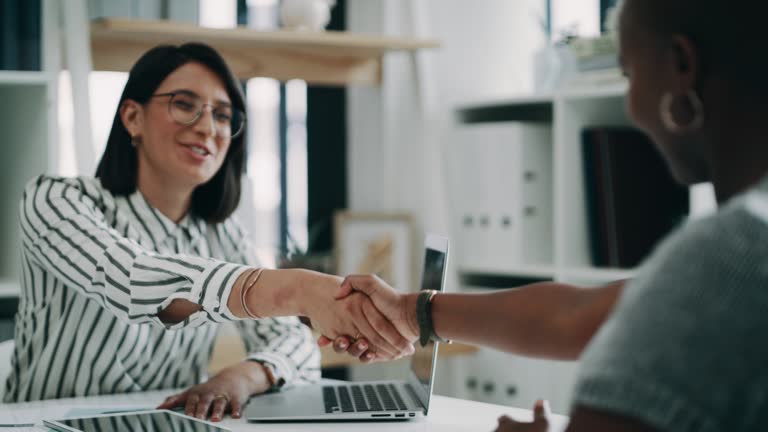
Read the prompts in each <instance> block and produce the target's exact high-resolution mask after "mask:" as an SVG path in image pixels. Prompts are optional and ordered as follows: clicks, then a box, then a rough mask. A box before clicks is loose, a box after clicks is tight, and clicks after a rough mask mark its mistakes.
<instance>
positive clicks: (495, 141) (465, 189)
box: [453, 123, 553, 272]
mask: <svg viewBox="0 0 768 432" xmlns="http://www.w3.org/2000/svg"><path fill="white" fill-rule="evenodd" d="M455 151H456V153H457V154H460V155H461V156H460V159H461V162H460V163H458V164H455V166H456V168H454V170H453V171H454V175H455V176H456V177H457V178H458V179H459V180H458V183H459V187H458V189H459V191H460V192H459V193H458V194H457V200H458V201H459V202H457V203H456V206H455V207H456V208H457V215H456V216H455V217H456V225H457V226H459V239H458V240H459V244H460V248H461V249H465V250H463V251H460V252H459V253H458V254H457V256H458V259H459V264H460V266H462V267H464V268H469V269H472V268H474V269H482V270H484V271H498V272H509V271H511V270H515V269H519V268H522V267H524V266H526V265H531V264H535V265H539V264H551V263H552V255H553V254H552V249H553V247H552V243H553V239H552V200H553V194H552V133H551V127H550V126H549V125H543V124H542V125H536V124H520V123H483V124H469V125H463V126H461V127H460V128H458V130H457V132H456V146H455Z"/></svg>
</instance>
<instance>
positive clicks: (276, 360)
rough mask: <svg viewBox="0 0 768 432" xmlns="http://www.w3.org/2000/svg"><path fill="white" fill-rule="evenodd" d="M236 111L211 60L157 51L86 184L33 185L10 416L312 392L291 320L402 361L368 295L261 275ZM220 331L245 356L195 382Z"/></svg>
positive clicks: (189, 406)
mask: <svg viewBox="0 0 768 432" xmlns="http://www.w3.org/2000/svg"><path fill="white" fill-rule="evenodd" d="M244 109H245V107H244V102H243V95H242V91H241V89H240V86H239V83H238V81H237V80H236V79H235V78H234V76H233V75H232V73H231V71H230V70H229V68H228V67H227V65H226V64H225V63H224V61H223V59H222V58H221V57H220V56H219V54H218V53H216V52H215V51H214V50H213V49H211V48H210V47H208V46H206V45H203V44H196V43H190V44H185V45H182V46H178V47H177V46H159V47H156V48H154V49H152V50H150V51H148V52H147V53H146V54H144V56H142V57H141V58H140V59H139V60H138V62H137V63H136V64H135V65H134V67H133V68H132V69H131V71H130V75H129V77H128V81H127V83H126V86H125V89H124V91H123V94H122V96H121V98H120V104H119V107H118V111H117V113H116V114H115V118H114V123H113V125H112V130H111V132H110V135H109V139H108V142H107V147H106V150H105V152H104V155H103V157H102V159H101V162H100V163H99V166H98V169H97V171H96V176H95V178H88V177H77V178H59V177H51V176H40V177H38V178H36V179H35V180H33V181H32V182H30V184H29V185H28V187H27V189H26V191H25V194H24V198H23V200H22V203H21V209H20V219H21V228H22V249H21V255H22V265H23V271H22V293H21V298H20V304H19V311H18V315H17V330H16V336H15V352H14V355H13V361H12V369H13V371H12V373H11V375H10V376H9V378H8V381H7V383H6V388H5V401H6V402H21V401H31V400H39V399H50V398H64V397H74V396H87V395H99V394H109V393H122V392H137V391H147V390H155V389H174V388H188V387H189V388H188V389H187V390H186V391H184V392H182V393H179V394H177V395H175V396H173V397H171V398H169V399H168V400H166V401H165V403H163V405H162V407H164V408H169V407H174V406H185V410H186V413H187V414H189V415H195V416H197V417H201V418H205V417H208V416H209V414H210V417H211V418H212V419H213V420H220V419H221V418H222V415H223V414H224V412H226V411H230V412H231V413H232V415H233V416H234V417H238V416H239V415H240V411H241V407H242V405H243V404H244V403H245V402H246V401H247V399H248V397H249V396H251V395H253V394H257V393H261V392H266V391H269V390H274V389H277V388H280V387H282V386H286V385H295V384H299V383H302V382H305V381H311V380H315V379H317V378H319V375H320V371H319V352H318V350H317V346H316V344H315V343H314V341H313V340H312V336H311V333H310V331H309V329H308V328H307V327H305V326H304V325H302V324H301V323H300V322H299V320H298V319H297V318H295V316H306V317H308V318H309V319H310V320H311V322H312V324H313V325H314V327H315V329H316V330H318V331H319V332H320V333H321V334H323V335H327V336H339V335H355V336H356V337H365V339H366V340H368V341H370V343H371V346H372V347H374V349H375V355H373V356H371V357H369V358H368V360H374V359H375V360H387V359H392V358H396V357H399V356H402V355H404V354H408V353H410V352H412V350H413V347H412V346H410V345H409V344H408V343H407V341H406V340H405V339H404V338H402V337H401V336H400V334H399V333H398V332H397V331H396V330H395V329H394V327H390V328H389V329H388V330H387V331H385V332H377V331H374V330H373V329H372V328H371V327H370V326H369V325H368V324H367V322H368V321H367V320H366V316H367V317H368V318H374V319H375V318H377V317H376V315H377V314H378V312H377V311H376V309H375V308H373V307H370V306H371V305H370V303H369V300H368V299H367V297H365V296H362V295H360V296H358V297H354V298H351V299H350V300H349V301H345V302H337V301H335V300H334V299H333V296H334V294H336V292H337V291H338V290H339V286H340V282H341V279H340V278H337V277H334V276H329V275H324V274H321V273H316V272H310V271H305V270H271V269H264V268H261V267H260V266H259V263H258V261H257V260H256V258H255V257H254V255H253V253H252V247H251V243H250V241H249V238H248V236H247V234H245V233H244V232H243V230H242V229H241V228H240V226H239V225H238V224H237V223H236V222H235V221H234V220H232V218H231V215H232V212H233V211H234V210H235V209H236V207H237V205H238V202H239V200H240V191H241V189H240V180H241V175H242V173H243V164H244V160H245V140H244V136H245V127H246V116H245V114H244ZM364 307H365V309H363V308H364ZM363 310H365V312H363ZM289 317H291V318H289ZM378 318H382V317H381V316H378ZM225 321H234V322H235V323H236V324H237V326H238V327H239V330H240V332H241V334H242V337H243V339H244V341H245V345H246V348H247V350H248V352H249V354H248V356H247V358H245V359H244V360H243V362H241V363H239V364H237V365H236V366H233V367H231V368H228V369H225V370H224V371H222V372H220V373H219V374H217V375H216V376H214V377H212V378H211V379H209V380H207V381H205V380H206V370H207V367H208V361H209V357H210V354H211V351H212V347H213V342H214V339H215V337H216V333H217V328H218V325H216V324H218V323H221V322H225Z"/></svg>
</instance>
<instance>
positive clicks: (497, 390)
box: [440, 82, 714, 414]
mask: <svg viewBox="0 0 768 432" xmlns="http://www.w3.org/2000/svg"><path fill="white" fill-rule="evenodd" d="M626 90H627V84H626V83H624V82H619V83H615V84H612V85H603V86H600V87H596V88H592V89H589V88H579V89H571V90H567V91H562V92H558V93H556V94H552V95H534V96H524V97H519V98H511V99H499V100H494V101H485V102H482V103H478V104H474V105H470V106H465V107H462V108H460V109H459V110H458V115H459V118H460V120H461V121H462V122H463V123H467V124H474V123H485V122H522V123H528V122H535V123H539V124H541V123H546V124H548V125H549V126H550V127H551V128H552V140H551V142H549V143H541V144H542V145H549V146H551V148H550V149H547V153H548V154H551V157H552V164H551V166H552V171H551V173H550V175H551V176H552V178H551V180H552V182H551V184H552V206H551V211H552V215H551V216H552V217H551V220H552V233H553V235H552V243H553V244H552V250H553V251H554V254H553V257H552V262H550V263H541V264H537V265H530V264H526V263H523V262H508V263H504V264H503V265H498V263H496V264H494V263H490V264H489V265H478V264H477V263H476V262H475V263H472V265H465V264H464V263H462V262H461V259H462V256H466V253H467V251H464V252H465V253H464V254H461V253H456V254H454V257H455V258H456V260H457V262H456V268H457V270H458V271H459V273H460V274H461V275H462V276H466V275H467V274H471V276H472V277H471V278H468V277H465V278H464V279H465V280H471V279H475V280H482V275H487V276H488V280H492V281H494V284H495V285H494V286H493V288H499V287H501V286H500V284H503V283H504V278H505V277H506V278H508V280H509V281H510V284H512V283H514V282H516V281H519V280H521V279H522V280H523V281H525V279H531V280H541V279H550V280H555V281H562V282H566V283H573V284H576V285H580V286H597V285H602V284H605V283H609V282H612V281H616V280H621V279H629V278H632V277H633V276H634V275H635V273H636V270H635V269H617V268H598V267H595V266H593V265H592V263H591V254H590V244H589V227H588V220H587V208H586V199H585V198H586V197H585V190H584V183H585V182H584V174H585V173H584V164H583V157H582V148H581V147H582V146H581V131H582V129H584V128H586V127H590V126H629V125H631V122H630V120H629V118H628V117H627V114H626V110H625V107H624V102H625V96H624V95H625V93H626ZM458 127H463V126H458ZM465 144H466V146H467V147H469V148H470V151H471V148H473V145H476V143H473V142H467V143H465ZM475 148H477V146H475ZM452 149H455V147H454V148H452ZM462 162H463V163H464V164H466V162H465V161H462ZM451 166H454V167H455V166H457V165H456V164H452V165H451ZM458 166H461V164H458ZM510 166H512V164H510ZM448 175H449V177H450V176H451V175H452V173H451V172H450V170H449V173H448ZM497 190H498V189H497ZM706 192H707V191H706V190H704V191H701V190H699V191H697V192H696V193H694V192H692V194H691V200H692V202H691V209H692V213H700V212H701V211H702V209H703V210H704V211H711V210H714V209H713V208H712V207H711V205H709V204H707V205H703V206H702V203H701V202H697V201H699V200H700V198H701V197H700V196H698V195H701V194H702V193H704V194H706ZM496 199H505V197H496ZM703 201H705V202H707V201H711V199H708V198H707V197H704V200H703ZM694 215H695V214H694ZM451 220H453V221H455V222H454V224H453V226H454V228H455V229H456V232H454V233H452V237H453V238H454V241H453V243H454V245H453V246H454V251H460V250H461V249H460V248H464V247H465V245H463V244H462V235H463V234H462V233H463V232H462V231H461V230H462V227H461V226H460V225H461V222H460V221H461V215H451ZM470 246H471V245H470ZM468 253H469V254H472V253H474V252H473V251H469V252H468ZM499 280H501V282H499ZM478 286H479V284H473V283H466V284H464V285H463V286H462V290H463V291H464V292H483V291H485V292H487V289H488V288H485V289H483V288H480V289H479V288H478ZM509 287H513V286H509ZM440 368H441V369H443V370H446V371H447V372H446V373H445V374H443V377H444V380H443V381H444V382H443V383H442V387H443V391H444V393H446V394H451V395H453V396H457V397H464V398H469V399H474V400H479V401H485V402H493V403H500V404H508V405H512V406H519V407H530V406H531V405H532V404H533V402H534V401H535V399H537V398H546V399H549V400H550V402H551V403H552V407H553V409H554V410H555V412H558V413H566V414H567V412H568V409H569V406H570V400H571V399H570V398H571V392H572V389H573V385H574V384H575V380H576V376H577V369H578V363H575V362H553V361H546V360H537V359H526V358H522V357H518V356H513V355H509V354H504V353H500V352H496V351H493V350H489V349H481V350H480V351H479V352H478V353H476V354H475V355H473V356H468V357H462V358H455V359H447V360H445V361H443V362H442V363H441V365H440Z"/></svg>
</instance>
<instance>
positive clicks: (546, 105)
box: [447, 83, 714, 287]
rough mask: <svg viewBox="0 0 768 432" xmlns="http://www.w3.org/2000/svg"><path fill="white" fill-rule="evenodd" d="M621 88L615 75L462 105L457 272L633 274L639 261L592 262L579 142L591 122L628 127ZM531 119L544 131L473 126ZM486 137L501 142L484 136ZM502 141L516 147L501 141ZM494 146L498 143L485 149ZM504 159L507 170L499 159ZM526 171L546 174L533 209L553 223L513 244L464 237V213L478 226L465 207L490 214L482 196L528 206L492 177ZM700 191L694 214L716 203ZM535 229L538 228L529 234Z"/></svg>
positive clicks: (588, 280) (451, 173)
mask: <svg viewBox="0 0 768 432" xmlns="http://www.w3.org/2000/svg"><path fill="white" fill-rule="evenodd" d="M625 92H626V84H624V83H618V84H615V85H612V86H603V87H600V88H595V89H591V90H590V89H581V90H578V91H567V92H561V93H558V94H555V95H545V96H536V97H525V98H518V99H507V100H499V101H492V102H486V103H482V104H477V105H473V106H469V107H462V108H461V109H459V110H458V113H459V117H460V118H461V119H462V121H463V124H459V125H458V126H456V132H455V133H454V136H453V137H452V138H453V141H452V142H451V143H450V146H451V147H450V148H449V150H448V152H449V154H448V161H449V163H448V166H447V171H448V182H449V186H450V189H449V190H451V191H452V196H453V197H455V199H454V200H453V202H452V203H451V204H452V208H451V213H452V214H451V220H452V226H451V230H452V233H451V234H452V238H453V246H454V247H453V250H454V251H455V252H456V254H455V255H454V259H455V260H456V263H457V268H458V270H459V271H460V272H462V273H471V274H473V275H475V276H476V275H483V274H487V275H495V276H507V277H523V278H526V277H527V278H531V279H550V280H557V281H563V282H570V283H575V284H582V285H600V284H603V283H607V282H611V281H614V280H617V279H624V278H629V277H632V275H633V274H634V271H633V269H618V268H599V267H595V266H593V265H592V263H591V253H590V238H589V226H588V220H587V207H586V206H587V204H586V194H585V186H584V185H585V173H584V163H583V162H584V161H583V156H582V154H583V152H582V146H581V132H582V130H583V129H585V128H589V127H615V126H619V127H625V126H631V121H630V119H629V118H628V116H627V114H626V111H625V108H624V93H625ZM533 127H535V128H536V129H539V130H547V131H548V133H543V134H540V135H539V137H532V136H524V135H520V136H518V137H517V140H513V139H511V138H510V137H511V136H513V134H511V133H507V134H506V135H503V134H502V135H500V134H498V133H497V134H495V136H494V134H493V133H485V134H477V133H474V132H472V131H473V130H474V129H478V128H486V129H488V130H500V129H501V130H504V129H506V130H508V131H511V130H514V128H533ZM483 139H495V140H496V141H497V142H496V143H488V142H482V141H483ZM505 143H507V144H511V146H510V147H513V148H511V149H510V148H507V149H505V148H504V145H503V144H505ZM515 145H517V146H520V145H540V146H541V147H542V148H541V149H540V151H538V152H537V153H536V154H538V155H546V157H548V158H549V160H548V161H546V163H543V164H542V163H539V162H536V161H535V160H533V159H530V158H529V157H527V156H526V154H524V153H520V152H519V151H518V150H516V149H515V148H514V146H515ZM489 149H490V150H493V151H491V152H490V153H489V151H490V150H489ZM473 153H476V154H473ZM504 166H507V167H508V170H509V171H508V172H504V171H503V169H502V168H500V167H504ZM478 167H480V168H478ZM529 171H530V172H535V173H536V175H541V176H544V177H545V179H544V180H543V181H542V180H541V179H539V180H538V182H539V185H538V186H537V187H538V188H539V189H536V191H537V193H538V194H540V196H541V197H542V203H540V204H539V205H538V206H537V209H538V211H539V212H542V211H543V212H547V213H549V214H538V215H537V218H538V220H540V221H545V222H546V223H547V226H546V227H545V228H537V229H536V230H533V229H527V230H524V231H523V233H522V234H520V235H517V236H514V237H510V238H509V242H508V243H509V244H508V251H507V252H504V251H503V250H498V248H488V244H490V243H493V242H494V241H496V240H498V239H499V236H493V235H485V234H483V233H482V232H481V231H480V230H477V229H475V234H478V233H480V234H479V235H473V236H468V235H467V232H468V230H467V227H466V222H468V221H470V219H472V220H471V222H473V223H475V225H477V218H468V216H467V215H470V214H472V213H471V212H470V211H468V210H467V209H468V208H470V209H471V208H475V209H476V210H475V213H476V214H479V215H481V216H482V215H483V214H485V213H489V212H487V211H484V210H483V206H481V205H479V204H478V202H480V201H483V202H491V203H493V202H496V204H491V207H493V206H496V207H502V208H503V207H504V206H505V205H508V203H510V202H511V203H515V202H517V203H518V206H519V207H523V208H525V207H526V206H527V205H528V203H527V202H528V201H530V197H528V196H527V195H526V193H525V192H524V191H521V190H520V189H515V188H510V189H509V191H508V193H506V194H505V193H504V191H502V190H500V189H499V187H498V185H497V184H495V182H496V181H498V179H499V178H501V177H510V178H515V179H517V180H519V179H525V176H526V173H527V172H529ZM493 176H495V177H494V178H493V179H491V177H493ZM523 181H525V180H523ZM510 184H512V183H510ZM701 192H702V191H698V192H697V193H695V194H692V195H691V209H692V210H694V211H695V212H698V213H701V212H702V211H703V212H708V211H713V210H714V207H713V205H712V202H713V200H712V199H711V196H708V195H711V190H710V191H709V193H708V191H707V190H704V191H703V195H702V193H701ZM528 195H532V194H528ZM464 197H469V198H464ZM702 203H707V204H702ZM531 232H536V233H537V234H536V235H530V233H531ZM526 233H527V234H528V235H525V234H526ZM540 233H542V234H540ZM541 250H545V251H546V250H552V251H554V253H553V254H551V255H549V259H542V257H546V256H547V255H542V254H540V253H539V251H541ZM459 251H460V253H459ZM515 251H522V253H516V252H515ZM497 287H498V286H497Z"/></svg>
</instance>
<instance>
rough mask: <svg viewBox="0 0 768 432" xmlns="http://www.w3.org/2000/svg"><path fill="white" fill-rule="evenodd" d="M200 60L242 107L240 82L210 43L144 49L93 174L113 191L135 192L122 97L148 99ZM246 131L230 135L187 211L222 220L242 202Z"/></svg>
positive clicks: (135, 157)
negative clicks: (179, 71) (222, 155)
mask: <svg viewBox="0 0 768 432" xmlns="http://www.w3.org/2000/svg"><path fill="white" fill-rule="evenodd" d="M190 62H198V63H201V64H203V65H205V66H206V67H207V68H209V69H210V70H211V71H213V72H214V73H215V74H216V75H218V76H219V77H220V78H221V80H222V81H223V82H224V85H225V86H226V90H227V94H228V95H229V98H230V99H231V102H232V105H233V106H234V107H235V108H238V109H240V110H241V111H243V112H245V102H244V97H243V92H242V89H241V87H240V83H239V82H238V81H237V79H236V78H235V76H234V75H233V74H232V71H231V70H230V69H229V67H228V66H227V64H226V63H225V62H224V59H223V58H222V57H221V56H220V55H219V53H217V52H216V51H215V50H214V49H213V48H211V47H209V46H208V45H205V44H202V43H187V44H184V45H181V46H172V45H161V46H157V47H155V48H152V49H151V50H149V51H147V52H146V53H145V54H144V55H143V56H141V58H140V59H139V60H138V61H137V62H136V64H134V65H133V67H132V68H131V71H130V74H129V75H128V82H127V83H126V84H125V89H124V90H123V94H122V96H120V103H119V104H118V109H117V113H115V119H114V121H113V122H112V130H111V131H110V132H109V138H108V139H107V147H106V149H105V150H104V155H102V157H101V161H100V162H99V166H98V168H97V169H96V178H98V179H100V180H101V184H102V186H103V187H104V188H106V189H107V190H109V191H110V192H112V194H114V195H130V194H132V193H133V192H135V191H136V187H137V184H136V182H137V176H138V168H139V166H138V154H137V152H136V148H135V147H134V146H133V145H132V144H131V136H130V134H129V133H128V130H126V128H125V125H123V121H122V119H121V118H120V106H122V104H123V102H124V101H125V100H126V99H131V100H134V101H136V102H138V103H140V104H144V103H146V102H147V101H148V100H149V98H150V96H151V95H152V94H153V93H154V92H155V90H157V87H158V86H160V83H161V82H163V80H165V78H166V77H167V76H168V75H170V74H171V73H173V71H175V70H176V69H178V68H179V67H181V66H183V65H185V64H187V63H190ZM245 136H246V131H242V132H241V133H240V134H239V135H238V136H236V137H235V138H232V142H231V143H230V145H229V150H228V152H227V155H226V157H225V158H224V162H223V164H222V166H221V168H220V169H219V171H218V172H217V173H216V174H215V175H214V176H213V178H212V179H211V180H209V181H208V182H207V183H205V184H202V185H200V186H198V187H197V188H196V189H195V190H194V192H193V193H192V203H191V206H190V212H191V214H192V215H193V216H196V217H199V218H201V219H203V220H205V221H206V222H208V223H219V222H223V221H224V220H226V219H227V218H228V217H229V216H230V215H231V214H232V212H234V211H235V209H236V208H237V205H238V204H239V202H240V189H241V186H240V180H241V176H242V174H243V170H244V164H245V138H244V137H245Z"/></svg>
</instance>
